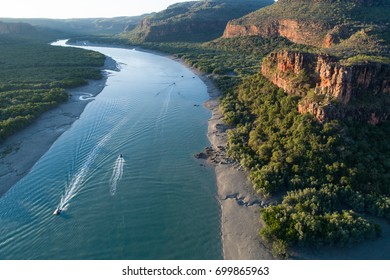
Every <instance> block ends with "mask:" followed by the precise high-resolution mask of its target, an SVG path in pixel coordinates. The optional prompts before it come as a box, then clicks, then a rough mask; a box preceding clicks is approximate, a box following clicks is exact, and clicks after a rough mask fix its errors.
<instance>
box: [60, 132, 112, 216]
mask: <svg viewBox="0 0 390 280" xmlns="http://www.w3.org/2000/svg"><path fill="white" fill-rule="evenodd" d="M110 139H111V133H110V134H108V135H106V136H105V137H103V138H102V139H101V140H100V141H99V143H98V145H97V146H96V147H95V148H94V149H93V150H92V152H91V153H90V154H89V155H88V157H87V159H86V160H85V162H84V163H83V165H82V166H81V168H80V169H79V170H78V171H77V173H76V174H75V175H74V176H73V178H72V180H71V181H70V183H69V185H68V186H67V187H65V193H64V194H63V195H62V196H61V200H60V203H59V204H58V206H57V209H56V211H57V212H59V213H61V212H62V211H64V210H66V209H67V208H68V206H69V202H70V201H71V199H72V198H74V197H75V196H76V195H77V194H78V192H79V190H80V187H81V186H82V185H83V183H84V181H85V178H86V177H87V175H88V172H89V170H90V169H91V166H92V164H93V162H94V161H95V159H96V158H97V156H98V154H99V151H100V150H101V149H102V148H103V147H104V145H105V143H106V142H107V141H109V140H110Z"/></svg>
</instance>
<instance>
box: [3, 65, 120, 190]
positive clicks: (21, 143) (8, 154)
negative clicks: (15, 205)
mask: <svg viewBox="0 0 390 280" xmlns="http://www.w3.org/2000/svg"><path fill="white" fill-rule="evenodd" d="M103 69H104V70H113V71H115V70H117V65H116V62H115V61H114V60H113V59H112V58H106V61H105V65H104V66H103V67H102V70H103ZM103 75H104V77H103V79H101V80H98V81H95V80H91V81H89V83H88V85H86V86H82V87H79V88H75V89H70V90H68V92H69V94H70V98H69V100H68V101H67V102H65V103H63V104H61V105H60V106H58V107H56V108H55V109H52V110H50V111H48V112H46V113H44V114H42V115H41V116H40V117H39V118H38V119H36V120H35V121H34V123H33V124H31V125H30V126H28V127H27V128H25V129H23V130H21V131H19V132H17V133H15V134H14V135H12V136H11V137H9V138H8V139H7V140H6V141H4V142H2V143H1V144H0V182H1V183H0V196H2V195H4V194H5V193H6V192H7V191H8V190H9V189H10V188H11V187H12V186H13V185H14V184H16V183H17V182H18V181H19V180H20V179H22V178H23V177H24V176H25V175H26V174H27V173H28V172H29V171H30V170H31V168H32V167H33V166H34V164H35V163H36V162H37V161H38V160H39V159H40V158H41V157H42V156H43V155H44V154H45V153H46V151H48V150H49V148H50V147H51V145H52V144H53V143H54V142H55V141H56V139H57V138H58V137H59V136H60V135H61V134H62V133H64V132H65V131H66V130H67V129H69V127H70V126H71V125H72V123H73V122H74V121H76V120H77V119H78V118H79V116H80V115H81V113H82V112H83V111H84V108H85V106H87V104H88V103H89V102H90V101H91V100H92V99H86V100H80V97H82V96H89V97H91V96H96V95H97V94H99V93H100V92H101V91H102V90H103V89H104V87H105V85H106V80H107V75H108V74H107V72H103Z"/></svg>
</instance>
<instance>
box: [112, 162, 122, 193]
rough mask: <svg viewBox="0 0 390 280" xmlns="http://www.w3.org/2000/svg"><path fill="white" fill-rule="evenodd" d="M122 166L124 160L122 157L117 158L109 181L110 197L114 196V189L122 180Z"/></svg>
mask: <svg viewBox="0 0 390 280" xmlns="http://www.w3.org/2000/svg"><path fill="white" fill-rule="evenodd" d="M124 165H125V159H124V158H123V157H122V156H119V157H118V158H117V159H116V161H115V164H114V167H113V169H112V175H111V179H110V194H111V195H112V196H113V195H115V194H116V187H117V185H118V182H119V181H120V180H121V179H122V175H123V166H124Z"/></svg>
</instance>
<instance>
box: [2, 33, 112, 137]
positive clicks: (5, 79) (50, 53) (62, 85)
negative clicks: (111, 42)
mask: <svg viewBox="0 0 390 280" xmlns="http://www.w3.org/2000/svg"><path fill="white" fill-rule="evenodd" d="M33 32H35V31H33ZM36 32H37V34H35V35H36V36H34V34H4V35H0V141H1V140H4V139H5V138H7V137H8V136H10V135H12V134H13V133H15V132H16V131H18V130H19V129H21V128H23V127H25V126H26V125H28V124H30V123H31V122H32V121H33V120H34V119H36V118H37V117H38V116H39V115H40V114H42V113H43V112H46V111H47V110H49V109H51V108H54V107H55V106H57V105H58V104H60V103H61V102H64V101H66V100H67V99H68V94H67V92H66V89H67V88H72V87H77V86H80V85H84V84H86V83H87V79H100V78H101V77H102V76H101V73H100V67H101V66H103V64H104V59H105V58H104V56H103V55H101V54H99V53H96V52H92V51H86V50H82V49H75V48H63V47H55V46H51V45H49V42H50V41H51V40H54V39H55V38H56V35H55V34H53V33H44V32H38V31H36ZM57 36H58V35H57Z"/></svg>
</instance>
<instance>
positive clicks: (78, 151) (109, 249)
mask: <svg viewBox="0 0 390 280" xmlns="http://www.w3.org/2000/svg"><path fill="white" fill-rule="evenodd" d="M85 48H88V49H93V50H96V51H99V52H101V53H103V54H105V55H108V56H110V57H112V58H113V59H115V60H116V61H117V62H118V63H119V64H120V68H121V70H120V71H119V72H110V75H109V77H108V80H107V86H106V87H105V88H104V90H103V91H102V92H101V93H100V94H99V95H98V96H97V97H96V98H95V100H93V101H92V102H90V103H89V104H88V105H87V107H86V108H85V110H84V112H83V113H82V115H81V116H80V118H79V119H78V120H77V121H76V122H74V124H73V125H72V127H71V128H70V129H69V130H68V131H66V132H65V133H64V134H63V135H62V136H61V137H60V138H58V140H57V141H56V142H55V143H54V144H53V146H52V147H51V148H50V150H49V151H48V152H47V153H46V154H45V155H44V156H43V157H42V158H41V159H40V160H39V161H38V162H37V163H36V164H35V166H34V167H33V168H32V170H31V172H30V173H29V174H28V175H26V176H25V177H24V178H23V179H22V180H21V181H19V182H18V183H17V184H16V185H15V186H14V187H13V188H12V189H11V190H10V191H9V192H8V193H6V194H5V195H4V196H3V197H1V198H0V259H76V260H79V259H221V258H222V249H221V248H222V245H221V233H220V207H219V203H218V201H217V199H216V183H215V174H214V170H213V169H211V168H209V167H206V166H203V165H201V162H200V161H198V160H196V159H194V158H193V154H194V153H196V152H198V151H201V150H202V149H203V148H204V147H205V146H207V145H209V142H208V139H207V136H206V133H207V121H208V118H209V117H210V112H209V111H208V110H207V109H205V108H204V107H202V106H199V107H197V106H194V104H203V102H204V101H206V100H207V99H208V95H207V89H206V86H205V84H204V83H203V82H202V81H201V80H200V79H199V78H198V77H196V76H195V75H194V74H193V73H192V72H191V71H190V70H188V69H187V68H185V67H184V66H182V65H181V64H179V63H177V62H175V61H173V60H170V59H168V58H166V57H162V56H157V55H154V54H150V53H145V52H140V51H136V50H130V49H121V48H108V47H85ZM32 148H33V147H32ZM120 154H122V155H123V157H120V156H119V155H120ZM58 206H60V207H61V208H62V209H64V210H63V211H62V213H61V214H60V215H58V216H57V215H53V211H54V210H55V209H56V208H57V207H58Z"/></svg>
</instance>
